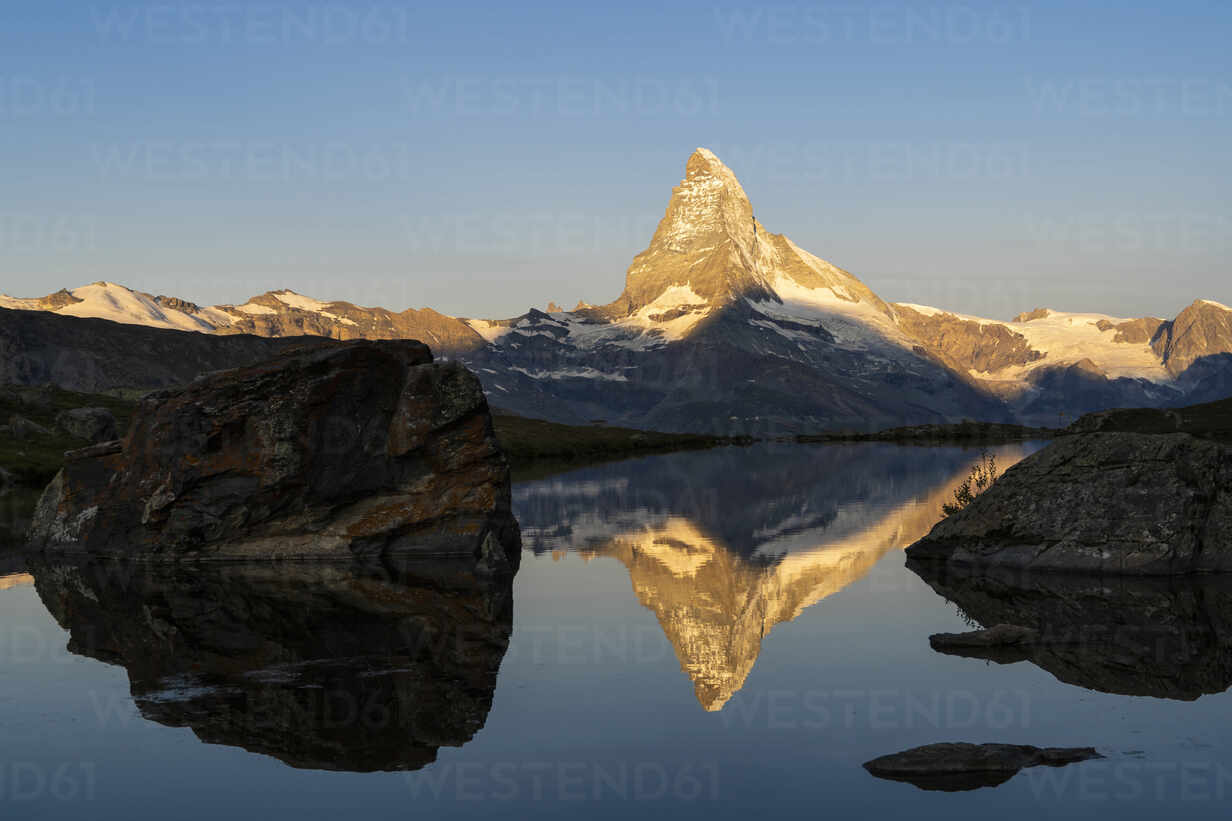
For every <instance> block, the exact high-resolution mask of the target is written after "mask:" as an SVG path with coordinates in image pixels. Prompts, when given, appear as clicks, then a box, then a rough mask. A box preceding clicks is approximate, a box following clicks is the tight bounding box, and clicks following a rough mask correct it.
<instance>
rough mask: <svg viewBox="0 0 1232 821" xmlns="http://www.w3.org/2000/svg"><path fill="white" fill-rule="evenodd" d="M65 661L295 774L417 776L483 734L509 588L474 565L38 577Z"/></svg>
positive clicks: (80, 572) (58, 567)
mask: <svg viewBox="0 0 1232 821" xmlns="http://www.w3.org/2000/svg"><path fill="white" fill-rule="evenodd" d="M31 569H32V570H33V572H34V576H35V585H36V588H37V590H38V592H39V595H40V596H41V597H42V599H43V602H44V604H45V605H46V606H47V608H48V610H49V611H50V612H51V613H52V615H53V616H54V617H55V618H56V620H57V621H58V622H59V623H60V625H61V626H62V627H64V628H65V629H67V630H68V631H69V633H70V640H69V649H70V650H71V651H72V652H74V653H78V654H80V655H84V656H89V657H92V658H96V659H99V660H102V661H105V662H109V663H112V664H118V665H121V666H123V667H124V668H125V669H126V670H127V671H128V676H129V681H130V684H131V690H132V695H133V698H134V700H135V701H136V704H137V707H138V708H139V709H140V711H141V713H142V715H143V716H145V717H146V718H148V719H151V720H153V721H156V722H158V723H160V724H165V725H168V726H176V727H180V726H183V727H189V728H191V729H192V730H193V732H194V733H196V734H197V736H198V737H199V738H201V739H202V740H203V741H205V742H207V743H211V744H225V745H232V746H237V747H241V748H243V749H245V750H248V751H250V752H258V753H264V754H266V755H270V756H273V757H275V758H277V759H279V760H281V761H283V762H285V763H286V764H289V765H291V766H293V767H300V768H311V769H328V770H347V771H357V772H366V771H375V770H413V769H418V768H420V767H423V766H424V765H426V764H428V763H430V762H432V761H434V760H435V758H436V751H437V749H438V748H439V747H445V746H451V747H452V746H461V745H462V744H465V743H466V742H467V741H469V740H470V739H471V737H472V736H473V735H474V734H475V732H476V731H477V730H479V729H480V728H482V727H483V724H484V722H485V720H486V718H487V715H488V711H489V709H490V708H491V705H492V694H493V690H494V689H495V686H496V676H497V670H498V668H499V667H500V663H501V660H502V658H503V657H504V654H505V651H506V649H507V647H508V643H509V636H510V632H511V628H512V613H513V610H512V581H511V578H510V577H509V576H507V575H505V576H476V574H475V572H474V563H473V562H462V561H441V560H436V561H431V562H427V561H417V562H415V563H407V564H401V565H398V566H396V567H390V566H388V565H386V566H365V567H360V566H357V565H346V564H315V563H314V564H286V563H266V564H260V565H247V564H244V565H202V566H185V567H176V566H172V565H138V566H133V565H120V564H99V563H95V564H84V565H83V564H42V563H36V564H35V566H34V567H32V568H31Z"/></svg>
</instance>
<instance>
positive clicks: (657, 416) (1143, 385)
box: [0, 148, 1232, 432]
mask: <svg viewBox="0 0 1232 821" xmlns="http://www.w3.org/2000/svg"><path fill="white" fill-rule="evenodd" d="M0 307H4V308H10V309H19V310H41V311H51V312H54V313H58V314H62V315H66V316H77V317H95V318H102V319H109V320H112V321H115V322H123V323H130V324H140V325H147V326H150V327H155V328H165V329H174V330H189V331H198V332H202V333H209V334H227V335H232V334H255V335H258V336H266V337H282V336H294V335H303V334H308V335H318V336H328V337H332V338H336V339H352V338H361V337H362V338H374V339H384V338H398V337H415V338H419V339H422V340H423V341H425V342H427V343H428V344H429V345H430V346H431V347H432V348H433V349H434V350H436V351H437V353H438V354H441V355H446V356H456V357H459V358H461V359H463V360H464V361H466V362H467V363H468V364H469V365H471V366H472V367H473V368H475V369H476V371H477V372H478V373H479V376H480V378H481V379H482V380H483V382H484V385H485V387H486V388H487V390H488V394H489V397H490V399H491V401H492V402H493V404H495V405H497V406H499V407H504V408H507V409H509V410H513V411H517V412H520V413H524V414H528V415H533V416H540V417H545V418H550V419H556V420H559V421H565V422H589V421H592V420H595V419H603V420H605V421H608V422H618V423H622V424H628V425H633V426H643V427H653V428H662V429H690V430H724V431H730V430H733V429H738V430H749V431H754V432H769V431H774V430H817V429H823V428H873V427H884V426H888V425H894V424H910V423H919V422H930V421H944V420H956V419H960V418H965V417H971V418H985V419H1005V418H1019V419H1022V420H1024V421H1032V422H1039V421H1052V422H1055V421H1056V420H1057V417H1058V415H1062V416H1064V415H1072V414H1077V413H1081V412H1085V411H1088V410H1095V409H1100V408H1104V407H1109V406H1113V405H1167V404H1173V403H1178V402H1184V401H1200V400H1203V399H1208V398H1216V397H1218V396H1222V395H1225V394H1226V393H1230V392H1232V310H1230V309H1228V308H1227V307H1226V306H1223V305H1220V304H1218V303H1215V302H1210V301H1206V300H1198V301H1196V302H1194V303H1193V304H1192V305H1190V306H1189V307H1188V308H1186V309H1185V310H1184V311H1182V312H1181V314H1179V315H1178V316H1177V317H1176V318H1174V319H1172V320H1165V319H1160V318H1153V317H1140V318H1118V317H1111V316H1105V315H1102V314H1075V313H1064V312H1058V311H1052V310H1048V309H1036V310H1034V311H1031V312H1029V313H1025V314H1021V315H1019V316H1018V317H1016V318H1015V319H1014V320H1012V321H1009V322H1003V321H998V320H992V319H985V318H981V317H973V316H965V315H959V314H954V313H950V312H947V311H944V310H941V309H938V308H933V307H929V306H923V305H915V304H910V303H889V302H886V301H884V300H883V299H882V298H881V297H879V296H878V295H877V294H875V293H873V291H872V290H870V289H869V288H868V287H867V286H865V285H864V283H862V282H860V280H859V279H857V278H856V277H855V276H853V275H852V274H850V273H848V272H847V271H844V270H842V269H840V268H838V267H836V266H834V265H831V264H830V263H828V262H826V261H825V260H822V259H819V258H818V257H815V256H813V255H812V254H810V253H808V252H807V251H804V250H802V249H801V248H799V247H798V246H796V245H795V244H794V243H793V242H792V241H791V240H790V239H788V238H787V237H785V236H782V235H779V234H772V233H770V232H768V231H767V230H766V229H765V228H764V227H763V226H762V225H761V224H760V223H759V222H758V221H757V219H756V218H755V217H754V215H753V207H752V205H751V204H750V202H749V200H748V197H747V196H746V195H745V192H744V189H743V188H742V187H741V185H740V182H739V180H737V179H736V176H735V175H734V174H733V173H732V172H731V170H730V169H728V168H727V167H726V166H725V165H724V164H723V163H722V162H721V161H720V160H719V159H718V157H716V156H715V155H714V154H713V153H712V152H710V151H708V150H706V149H704V148H699V149H698V150H697V151H696V152H694V153H693V155H692V156H691V157H690V158H689V161H688V164H687V166H686V170H685V178H684V179H683V180H682V181H681V183H680V184H679V185H678V186H676V187H675V188H674V189H673V191H672V196H671V198H670V199H669V201H668V205H667V209H666V212H665V214H664V217H663V219H662V220H661V221H660V223H659V226H658V228H657V230H656V231H655V234H654V236H653V237H652V239H651V241H650V244H649V246H648V247H647V248H646V250H645V251H643V252H642V253H640V254H638V255H637V256H636V257H635V258H634V259H633V262H632V264H631V265H630V267H629V269H628V272H627V274H626V278H625V286H624V290H623V291H622V293H621V294H620V296H619V297H617V298H616V299H615V300H614V301H612V302H610V303H608V304H605V305H600V306H591V305H588V304H585V303H580V304H579V305H578V307H577V308H575V309H574V310H573V311H560V310H552V311H548V312H544V311H539V310H531V311H530V312H528V313H526V314H524V315H522V316H519V317H515V318H512V319H504V320H491V319H469V318H457V317H450V316H446V315H444V314H440V313H437V312H435V311H432V310H431V309H427V308H425V309H422V310H408V311H403V312H398V313H395V312H392V311H388V310H385V309H383V308H364V307H359V306H356V305H352V304H350V303H347V302H336V301H335V302H323V301H320V300H318V299H314V298H312V297H307V296H303V295H300V294H297V293H294V292H292V291H288V290H283V291H273V292H269V293H266V294H261V295H259V296H256V297H253V298H252V299H250V300H249V301H248V302H246V303H244V304H242V305H217V306H211V307H201V306H198V305H196V304H194V303H191V302H188V301H186V300H183V299H179V298H176V297H167V296H153V295H150V294H144V293H139V292H135V291H131V290H129V289H128V288H125V287H123V286H121V285H117V284H114V283H105V282H104V283H95V284H93V285H88V286H85V287H82V288H77V289H74V290H72V291H60V292H58V293H56V294H52V295H50V296H48V297H43V298H39V299H14V298H11V297H0ZM551 307H552V308H556V306H555V305H553V306H551Z"/></svg>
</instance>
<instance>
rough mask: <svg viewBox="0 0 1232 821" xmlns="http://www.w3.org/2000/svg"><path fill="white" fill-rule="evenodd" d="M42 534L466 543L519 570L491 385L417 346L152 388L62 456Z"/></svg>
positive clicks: (432, 551) (143, 550)
mask: <svg viewBox="0 0 1232 821" xmlns="http://www.w3.org/2000/svg"><path fill="white" fill-rule="evenodd" d="M31 540H32V542H34V543H35V544H36V545H40V546H43V547H44V548H46V549H48V550H52V551H60V552H78V553H87V554H93V555H110V556H130V557H142V558H151V557H160V558H182V557H193V558H249V559H254V558H255V559H268V558H310V557H315V558H330V557H350V556H352V555H361V556H362V555H382V556H388V555H455V556H470V557H474V558H476V559H478V560H479V562H480V564H481V565H482V566H484V567H489V568H493V569H499V568H502V567H509V566H516V564H517V561H518V556H519V549H520V545H519V538H518V529H517V523H516V522H515V521H514V519H513V516H512V513H511V512H510V484H509V467H508V464H507V463H506V461H505V458H504V456H503V454H502V453H501V452H500V450H499V448H498V447H497V443H496V439H495V437H494V435H493V432H492V420H491V417H490V415H489V413H488V405H487V401H486V400H485V399H484V395H483V391H482V390H481V389H480V386H479V382H478V380H476V379H475V377H474V376H473V375H472V374H471V373H470V372H469V371H467V370H466V369H465V368H464V367H462V366H461V365H459V364H457V363H444V364H435V363H433V361H432V354H431V353H430V352H429V350H428V348H427V347H426V346H424V345H423V344H421V343H419V342H413V341H387V342H358V343H346V344H328V343H327V344H320V345H315V346H311V347H308V348H303V349H299V350H297V351H293V352H290V353H288V354H285V355H284V356H282V357H280V358H277V359H274V360H270V361H268V362H265V363H262V364H260V365H254V366H251V367H246V368H239V369H236V370H231V371H222V372H217V373H213V374H208V375H206V376H203V377H202V378H200V379H198V380H197V381H195V382H194V383H192V384H191V385H189V386H187V387H184V388H179V389H173V390H170V391H163V392H159V393H156V394H151V395H149V396H147V397H146V398H145V399H143V400H142V402H141V404H140V405H139V406H138V408H137V410H136V411H135V413H134V415H133V421H132V424H131V426H130V428H129V431H128V435H127V436H126V437H125V438H124V439H123V440H121V441H117V442H110V443H104V444H100V445H95V446H93V447H90V448H84V449H82V450H78V451H71V452H69V453H68V454H66V464H65V466H64V469H63V470H61V471H60V473H59V474H58V475H57V476H56V478H55V479H54V480H53V481H52V482H51V484H50V485H48V487H47V489H46V490H45V491H44V493H43V496H42V498H41V499H40V500H39V504H38V508H37V510H36V512H35V516H34V522H33V525H32V527H31Z"/></svg>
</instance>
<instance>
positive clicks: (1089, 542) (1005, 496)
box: [907, 433, 1232, 575]
mask: <svg viewBox="0 0 1232 821" xmlns="http://www.w3.org/2000/svg"><path fill="white" fill-rule="evenodd" d="M907 555H908V556H909V557H910V558H912V559H915V560H917V561H942V562H947V563H950V564H956V565H969V566H981V567H1008V568H1015V569H1030V570H1061V571H1084V572H1097V573H1127V574H1142V575H1168V574H1181V573H1196V572H1215V571H1230V570H1232V451H1230V450H1229V449H1228V448H1227V447H1226V446H1224V445H1222V444H1220V443H1218V442H1213V441H1207V440H1204V439H1198V438H1195V437H1193V436H1190V435H1189V434H1185V433H1170V434H1163V435H1151V434H1141V433H1092V434H1086V435H1080V436H1067V437H1064V438H1062V439H1059V440H1057V441H1056V442H1054V443H1053V444H1052V445H1050V446H1049V447H1047V448H1045V449H1044V450H1042V451H1040V452H1039V453H1036V454H1034V455H1032V456H1030V457H1028V458H1027V459H1024V460H1023V461H1021V462H1019V463H1018V464H1016V465H1014V466H1013V467H1012V468H1010V469H1009V470H1008V471H1006V473H1005V475H1004V476H1002V477H1001V478H1000V479H998V480H997V481H996V483H995V484H994V485H993V486H992V487H991V488H989V489H988V490H987V491H985V492H984V493H982V494H980V495H979V496H977V497H976V499H975V501H973V502H972V503H971V504H970V505H969V506H968V507H967V508H966V509H965V510H962V511H960V512H959V513H956V514H954V515H952V516H949V517H948V518H946V519H943V520H942V521H941V522H939V523H938V524H937V526H936V527H934V528H933V530H932V532H930V533H929V534H928V535H927V536H926V537H924V538H923V539H922V540H920V541H919V542H917V543H916V544H914V545H912V546H911V547H910V548H908V549H907Z"/></svg>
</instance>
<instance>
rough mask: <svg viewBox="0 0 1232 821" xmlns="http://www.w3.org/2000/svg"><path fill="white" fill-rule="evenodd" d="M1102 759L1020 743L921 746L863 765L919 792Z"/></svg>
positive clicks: (993, 782) (1088, 751) (1091, 752)
mask: <svg viewBox="0 0 1232 821" xmlns="http://www.w3.org/2000/svg"><path fill="white" fill-rule="evenodd" d="M1093 758H1103V756H1101V755H1100V754H1099V753H1097V752H1096V751H1095V749H1094V748H1093V747H1042V748H1041V747H1031V746H1027V745H1025V744H967V743H961V742H960V743H943V744H925V745H924V746H923V747H913V748H912V749H910V750H904V751H903V752H901V753H894V754H893V755H883V756H881V757H880V758H874V759H873V760H872V761H868V762H865V764H864V769H866V770H868V771H869V772H870V773H872V774H873V775H875V776H877V777H878V778H887V779H890V780H893V781H907V782H909V783H911V784H914V785H915V786H917V787H919V788H920V789H924V790H946V791H958V790H974V789H978V788H979V787H995V786H997V785H998V784H1003V783H1005V782H1006V781H1009V780H1010V779H1011V778H1013V777H1014V775H1015V774H1016V773H1017V772H1018V771H1019V770H1021V769H1023V768H1025V767H1038V766H1041V765H1042V766H1048V767H1063V766H1065V765H1066V764H1074V763H1077V762H1079V761H1088V760H1090V759H1093Z"/></svg>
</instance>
